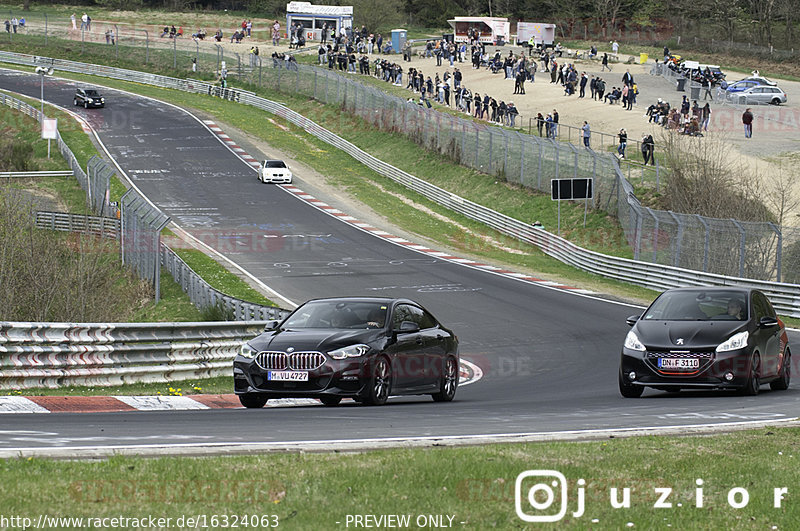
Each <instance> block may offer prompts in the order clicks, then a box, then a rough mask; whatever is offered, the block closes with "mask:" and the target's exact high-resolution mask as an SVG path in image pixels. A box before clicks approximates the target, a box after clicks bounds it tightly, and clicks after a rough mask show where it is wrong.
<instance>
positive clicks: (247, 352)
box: [239, 343, 258, 359]
mask: <svg viewBox="0 0 800 531" xmlns="http://www.w3.org/2000/svg"><path fill="white" fill-rule="evenodd" d="M239 354H240V355H241V356H242V357H243V358H247V359H253V358H255V357H256V354H258V351H257V350H256V349H254V348H253V347H251V346H250V345H249V344H248V343H242V346H241V347H240V348H239Z"/></svg>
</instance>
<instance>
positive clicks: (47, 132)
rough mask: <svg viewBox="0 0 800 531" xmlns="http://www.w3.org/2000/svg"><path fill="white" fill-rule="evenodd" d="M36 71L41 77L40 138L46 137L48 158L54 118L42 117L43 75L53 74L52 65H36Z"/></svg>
mask: <svg viewBox="0 0 800 531" xmlns="http://www.w3.org/2000/svg"><path fill="white" fill-rule="evenodd" d="M35 71H36V73H37V74H39V78H40V79H41V88H42V92H41V98H40V99H41V102H42V108H41V111H40V112H41V115H40V116H39V123H41V124H42V138H47V158H48V159H49V158H50V140H51V139H53V138H56V136H55V135H56V134H57V132H56V130H55V128H56V125H55V124H56V120H55V119H52V120H48V119H46V118H45V117H44V76H52V75H53V67H52V66H51V67H47V66H37V67H36V70H35Z"/></svg>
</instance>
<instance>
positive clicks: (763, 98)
mask: <svg viewBox="0 0 800 531" xmlns="http://www.w3.org/2000/svg"><path fill="white" fill-rule="evenodd" d="M731 99H732V100H733V101H735V102H736V103H739V104H740V105H752V104H761V105H766V104H772V105H780V104H781V103H786V93H785V92H784V91H783V90H781V88H780V87H771V86H769V85H759V86H756V87H750V88H748V89H746V90H743V91H741V92H738V93H736V94H733V95H732V96H731Z"/></svg>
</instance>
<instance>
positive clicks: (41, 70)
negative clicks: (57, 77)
mask: <svg viewBox="0 0 800 531" xmlns="http://www.w3.org/2000/svg"><path fill="white" fill-rule="evenodd" d="M35 71H36V73H37V74H39V78H40V79H41V82H42V83H41V87H42V91H41V97H40V98H39V99H40V100H41V102H42V109H41V113H42V115H41V117H40V120H39V121H43V120H44V76H52V75H53V67H50V68H48V67H46V66H37V67H36V70H35Z"/></svg>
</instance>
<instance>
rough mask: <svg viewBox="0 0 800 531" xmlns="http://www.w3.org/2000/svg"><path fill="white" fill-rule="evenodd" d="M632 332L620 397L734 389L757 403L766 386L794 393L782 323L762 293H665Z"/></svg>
mask: <svg viewBox="0 0 800 531" xmlns="http://www.w3.org/2000/svg"><path fill="white" fill-rule="evenodd" d="M628 324H629V325H631V326H632V328H631V331H630V332H628V335H627V337H626V338H625V343H624V345H623V347H622V361H621V363H620V369H619V391H620V393H621V394H622V396H624V397H626V398H637V397H639V396H641V395H642V392H643V391H644V388H645V387H653V388H655V389H659V390H662V391H670V392H675V391H679V390H680V389H684V388H694V389H734V390H737V391H739V392H741V393H742V394H746V395H756V394H758V390H759V388H760V386H761V384H764V383H769V384H770V387H771V388H772V389H774V390H783V389H787V388H788V387H789V380H790V378H791V353H790V351H789V345H788V339H787V336H786V330H785V327H784V324H783V322H781V321H780V320H779V319H778V317H777V315H776V314H775V310H774V309H773V308H772V304H771V303H770V302H769V300H768V299H767V297H766V296H765V295H764V294H763V293H762V292H760V291H758V290H754V289H746V288H735V287H724V288H704V287H700V288H679V289H671V290H668V291H665V292H664V293H662V294H661V295H659V296H658V298H656V300H655V301H653V303H652V304H651V305H650V307H649V308H647V310H645V312H644V313H643V314H642V315H640V316H639V315H634V316H632V317H629V318H628Z"/></svg>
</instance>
